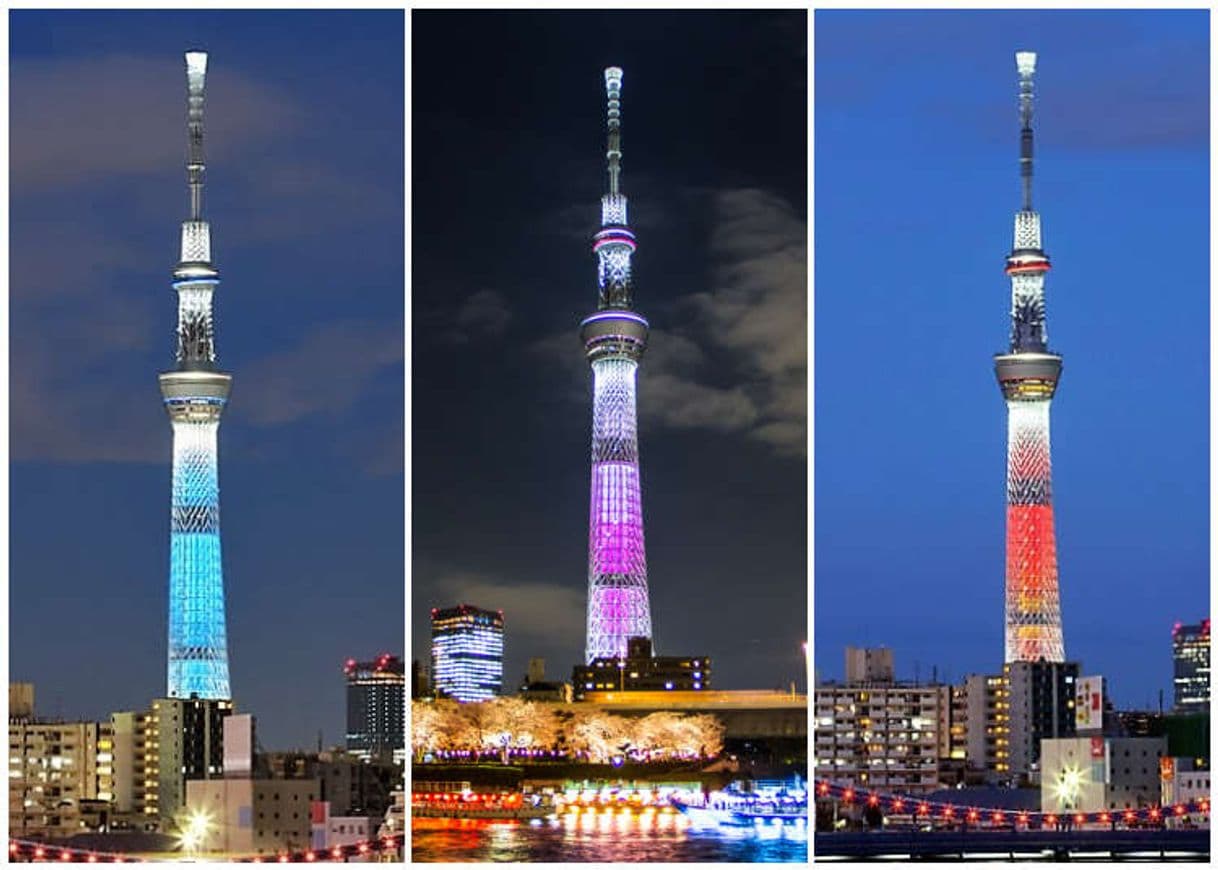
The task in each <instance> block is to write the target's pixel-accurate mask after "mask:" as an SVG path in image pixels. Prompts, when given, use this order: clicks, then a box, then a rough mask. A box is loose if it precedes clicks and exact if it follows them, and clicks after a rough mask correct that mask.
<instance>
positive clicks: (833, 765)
mask: <svg viewBox="0 0 1218 870" xmlns="http://www.w3.org/2000/svg"><path fill="white" fill-rule="evenodd" d="M815 703H816V709H815V716H816V740H815V773H816V778H817V779H824V780H829V781H831V782H835V783H839V784H843V785H854V786H861V787H865V788H875V789H881V790H885V791H893V792H900V793H904V794H913V793H925V792H930V791H934V790H935V789H938V788H940V787H942V786H943V785H946V784H949V781H948V780H947V779H946V778H945V777H944V775H943V772H944V769H945V768H946V767H948V766H950V760H951V753H952V734H951V714H952V687H951V686H944V685H919V684H916V683H910V682H902V681H897V680H882V681H877V682H857V683H834V682H822V683H818V684H817V686H816V702H815Z"/></svg>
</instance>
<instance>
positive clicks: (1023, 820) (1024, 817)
mask: <svg viewBox="0 0 1218 870" xmlns="http://www.w3.org/2000/svg"><path fill="white" fill-rule="evenodd" d="M1015 821H1017V822H1019V824H1021V825H1027V823H1028V814H1027V813H1020V814H1019V815H1017V816H1016V817H1015Z"/></svg>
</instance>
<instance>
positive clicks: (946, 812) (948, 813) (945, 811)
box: [943, 807, 956, 819]
mask: <svg viewBox="0 0 1218 870" xmlns="http://www.w3.org/2000/svg"><path fill="white" fill-rule="evenodd" d="M955 815H956V811H955V810H953V809H952V808H951V807H944V808H943V818H945V819H950V818H952V817H953V816H955Z"/></svg>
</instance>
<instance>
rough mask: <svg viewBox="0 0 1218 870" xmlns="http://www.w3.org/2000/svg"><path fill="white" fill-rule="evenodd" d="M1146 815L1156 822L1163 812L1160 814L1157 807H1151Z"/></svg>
mask: <svg viewBox="0 0 1218 870" xmlns="http://www.w3.org/2000/svg"><path fill="white" fill-rule="evenodd" d="M1148 815H1149V816H1150V820H1151V821H1152V822H1157V821H1159V819H1160V818H1161V817H1162V816H1163V814H1162V813H1161V812H1159V808H1158V807H1151V808H1150V812H1149V813H1148Z"/></svg>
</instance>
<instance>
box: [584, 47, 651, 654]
mask: <svg viewBox="0 0 1218 870" xmlns="http://www.w3.org/2000/svg"><path fill="white" fill-rule="evenodd" d="M605 90H606V92H607V94H608V100H609V112H608V120H609V123H608V127H609V147H608V151H607V154H606V156H607V158H608V164H609V191H608V192H607V193H606V194H605V195H604V196H602V197H601V230H600V232H598V233H597V234H596V236H595V237H594V239H593V244H592V250H593V251H594V252H595V253H596V258H597V264H598V273H597V275H598V283H599V285H600V301H599V304H598V305H597V311H596V313H595V314H592V315H590V316H588V317H586V318H584V321H583V323H581V324H580V338H581V339H582V340H583V343H584V351H585V353H586V355H587V358H588V361H589V362H590V363H591V365H592V384H593V386H592V505H591V511H590V514H591V516H590V522H589V532H588V632H587V638H586V642H585V643H586V646H585V659H586V662H588V663H591V662H592V660H593V659H597V658H609V657H620V658H625V656H626V642H627V640H629V639H630V638H632V637H645V638H648V639H650V638H651V604H650V602H649V600H648V594H647V555H646V551H645V549H644V546H643V495H642V488H641V485H640V483H639V443H638V431H637V429H638V427H637V420H636V414H635V406H636V402H635V375H636V374H637V372H638V366H639V358H640V357H642V355H643V351H644V350H645V349H646V347H647V331H648V324H647V320H646V319H645V318H644V317H643V316H642V315H641V314H639V313H638V312H636V311H634V310H633V298H632V297H633V286H632V282H631V275H630V258H631V255H632V254H633V253H634V249H635V240H634V233H632V232H631V231H630V228H629V227H628V226H627V223H626V197H625V195H624V194H623V193H622V192H621V190H620V181H621V160H622V149H621V127H622V113H621V93H622V71H621V70H620V69H619V68H617V67H609V68H608V69H606V70H605Z"/></svg>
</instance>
